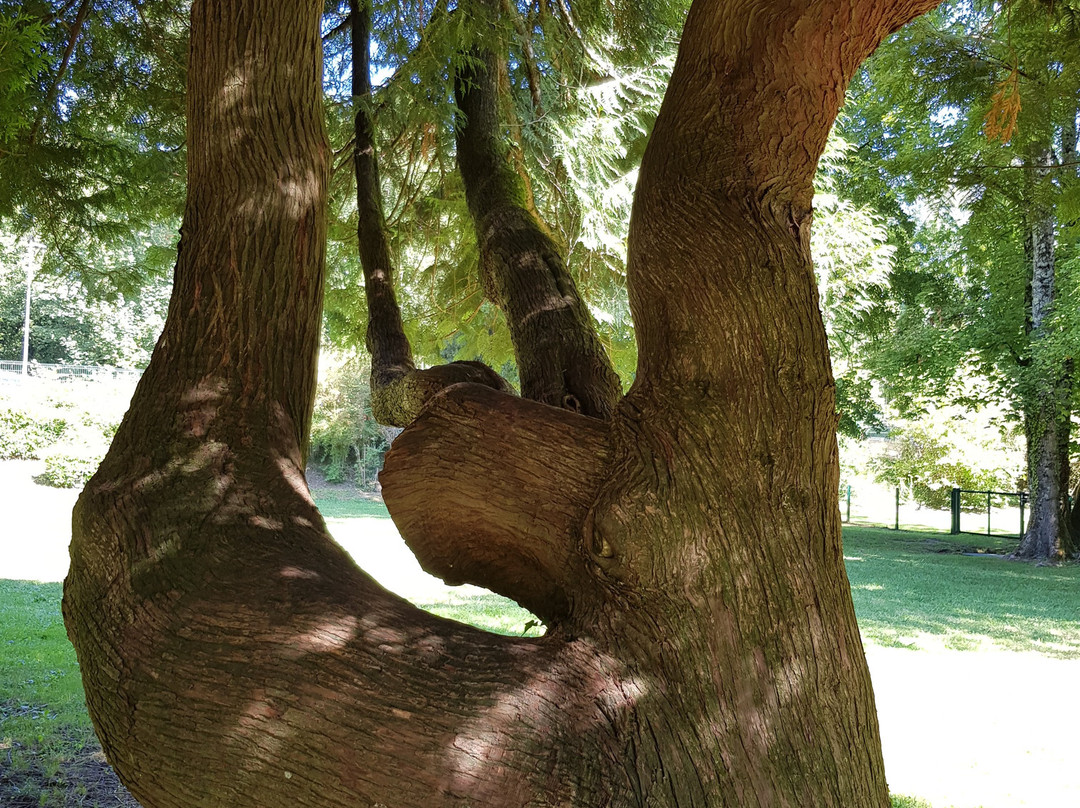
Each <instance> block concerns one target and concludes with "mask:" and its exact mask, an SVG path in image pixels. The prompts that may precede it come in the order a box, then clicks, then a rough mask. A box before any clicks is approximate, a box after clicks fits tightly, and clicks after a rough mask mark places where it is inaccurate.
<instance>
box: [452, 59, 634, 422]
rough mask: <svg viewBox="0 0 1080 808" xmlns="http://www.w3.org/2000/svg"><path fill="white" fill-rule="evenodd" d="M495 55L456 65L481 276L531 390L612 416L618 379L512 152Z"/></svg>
mask: <svg viewBox="0 0 1080 808" xmlns="http://www.w3.org/2000/svg"><path fill="white" fill-rule="evenodd" d="M498 72H499V62H498V59H497V57H496V56H495V55H494V54H493V53H492V52H491V51H488V50H480V51H474V52H473V53H472V54H470V56H469V58H468V59H467V60H466V63H465V64H464V65H463V66H462V67H460V68H459V69H458V71H457V75H456V76H455V80H454V93H455V97H456V99H457V105H458V108H459V110H460V112H461V118H459V121H458V124H457V160H458V168H459V170H460V172H461V176H462V179H463V180H464V183H465V196H466V199H467V201H468V205H469V212H470V213H471V214H472V219H473V222H474V224H475V226H476V234H477V240H478V242H479V245H480V279H481V282H482V284H483V287H484V290H485V292H486V294H487V296H488V297H489V298H490V299H491V300H492V301H494V302H495V303H496V304H497V305H498V306H499V307H500V308H501V309H502V310H503V312H504V314H505V315H506V319H507V322H508V324H509V327H510V337H511V340H512V341H513V344H514V354H515V356H516V358H517V365H518V373H519V375H520V377H521V392H522V395H523V396H524V397H526V398H530V399H534V400H536V401H541V402H543V403H545V404H550V405H552V406H555V407H564V408H566V409H571V410H574V411H577V412H581V413H582V414H584V415H589V416H592V417H596V418H607V417H609V416H610V415H611V412H612V410H613V409H614V406H615V403H616V402H617V401H618V399H619V397H620V396H621V395H622V386H621V384H620V382H619V378H618V376H617V375H616V373H615V371H614V369H613V368H612V366H611V361H610V358H609V357H608V354H607V351H606V349H605V348H604V346H603V344H602V343H601V342H600V339H599V337H598V336H597V334H596V327H595V324H594V322H593V320H592V316H591V315H590V314H589V311H588V309H587V308H586V306H585V303H584V301H583V300H582V299H581V296H580V294H579V293H578V290H577V287H576V285H575V284H574V281H573V278H572V277H571V276H570V273H569V272H568V271H567V269H566V265H565V263H564V262H563V259H562V256H561V255H560V254H559V250H558V248H557V246H556V245H555V243H554V241H553V240H552V239H551V237H550V236H549V235H548V234H547V232H546V231H545V229H544V227H543V226H542V225H541V224H540V222H539V220H538V219H537V218H536V216H535V215H534V214H533V213H532V212H530V211H529V209H528V205H527V203H526V196H525V188H524V185H523V183H522V180H521V178H520V177H519V176H518V175H517V174H516V172H515V171H514V169H513V167H512V166H511V165H510V162H509V160H508V159H507V154H506V146H505V143H504V142H503V134H502V132H503V127H502V124H501V121H500V115H499V95H498V87H497V84H496V81H497V76H498Z"/></svg>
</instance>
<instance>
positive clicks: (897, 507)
mask: <svg viewBox="0 0 1080 808" xmlns="http://www.w3.org/2000/svg"><path fill="white" fill-rule="evenodd" d="M896 529H897V530H899V529H900V486H896Z"/></svg>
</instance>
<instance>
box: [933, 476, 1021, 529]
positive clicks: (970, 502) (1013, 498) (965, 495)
mask: <svg viewBox="0 0 1080 808" xmlns="http://www.w3.org/2000/svg"><path fill="white" fill-rule="evenodd" d="M1027 504H1028V494H1027V492H1024V491H969V490H967V489H963V488H954V489H952V496H951V511H952V527H951V528H950V529H949V532H950V533H951V534H953V535H954V536H955V535H957V534H960V533H971V534H977V535H983V536H992V535H995V534H996V535H1015V536H1016V537H1017V538H1019V537H1021V536H1023V535H1024V511H1025V509H1026V508H1027ZM1017 517H1019V518H1017ZM1017 528H1019V531H1018V532H1017V533H1015V534H1013V532H1012V531H1013V530H1016V529H1017Z"/></svg>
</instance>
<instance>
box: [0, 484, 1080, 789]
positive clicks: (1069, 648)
mask: <svg viewBox="0 0 1080 808" xmlns="http://www.w3.org/2000/svg"><path fill="white" fill-rule="evenodd" d="M319 505H320V509H321V510H322V511H323V513H324V514H326V515H327V517H328V518H329V519H330V520H332V521H333V522H335V523H340V522H345V521H348V520H352V519H356V518H358V517H362V518H364V519H369V520H370V519H371V518H372V517H376V518H380V522H379V523H378V524H385V523H383V522H381V519H382V518H385V517H386V511H385V508H383V507H382V505H381V504H379V503H376V502H371V501H369V500H363V499H358V498H355V497H349V496H336V497H335V496H323V495H322V494H321V492H320V496H319ZM352 524H367V523H362V522H353V523H352ZM371 524H374V523H371ZM387 529H392V528H387ZM976 542H977V537H976ZM964 549H972V546H971V538H970V537H960V538H959V539H953V538H950V537H942V536H940V535H931V534H925V533H923V534H916V533H905V532H899V533H898V532H896V531H891V530H878V529H870V528H855V527H850V528H848V529H847V530H846V531H845V557H846V563H847V568H848V571H849V576H850V578H851V583H852V592H853V596H854V600H855V607H856V612H857V614H858V616H859V621H860V627H861V629H862V631H863V634H864V637H865V638H866V639H867V640H868V641H870V642H873V643H877V644H879V645H890V646H903V647H911V648H916V649H934V648H938V647H942V646H943V647H947V648H953V649H962V650H975V649H981V648H987V647H999V648H1005V649H1010V650H1020V651H1037V652H1039V653H1042V654H1046V655H1050V656H1055V657H1069V658H1075V657H1080V567H1078V566H1075V565H1073V566H1065V567H1035V566H1031V565H1027V564H1018V563H1014V562H1008V561H1003V560H1001V559H997V558H991V557H973V556H966V555H962V554H959V552H958V551H960V550H964ZM983 549H985V548H983ZM60 596H61V586H60V584H57V583H32V582H27V581H12V580H3V581H0V806H5V808H6V806H7V805H20V806H21V805H37V806H46V807H48V806H64V807H65V808H66V806H75V805H83V806H87V808H117V807H118V806H130V805H132V804H133V803H132V802H130V797H128V796H126V795H125V794H124V793H123V792H117V791H116V784H115V781H114V780H108V779H107V778H106V776H105V775H109V776H111V775H110V774H109V772H108V770H107V768H106V767H105V766H104V763H103V762H102V760H101V757H100V751H99V750H98V747H97V742H96V740H95V739H94V738H93V735H92V731H91V729H90V722H89V718H88V717H87V714H86V708H85V704H84V701H83V693H82V685H81V681H80V680H79V676H78V666H77V663H76V661H75V654H74V650H73V649H72V647H71V645H70V643H68V641H67V637H66V634H65V632H64V627H63V622H62V619H61V616H60ZM414 601H415V602H416V603H417V605H419V606H421V607H422V608H424V609H427V610H428V611H431V612H433V613H435V614H439V615H441V616H444V617H449V618H452V619H454V620H459V621H462V622H467V623H471V624H473V625H476V626H478V627H480V628H483V629H486V630H489V631H495V632H499V633H503V634H507V635H512V636H521V635H522V634H526V633H527V634H528V635H535V634H537V633H538V632H541V631H542V627H540V626H538V625H536V624H534V623H533V620H534V618H533V617H532V616H531V615H530V614H529V612H527V611H525V610H524V609H521V608H520V607H518V606H517V605H516V604H514V603H512V602H511V601H508V600H506V599H505V598H501V597H499V596H497V595H493V594H491V593H483V592H481V593H476V592H475V591H473V592H469V591H468V590H450V591H448V592H447V593H446V594H445V595H442V596H438V597H431V596H425V597H417V598H414ZM958 742H962V739H958ZM103 773H104V774H103ZM892 808H931V805H930V803H927V802H925V801H922V800H919V799H917V798H913V797H905V796H894V797H893V799H892ZM939 808H941V807H940V806H939Z"/></svg>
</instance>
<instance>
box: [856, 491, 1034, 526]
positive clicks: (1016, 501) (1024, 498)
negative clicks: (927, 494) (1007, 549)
mask: <svg viewBox="0 0 1080 808" xmlns="http://www.w3.org/2000/svg"><path fill="white" fill-rule="evenodd" d="M940 494H941V496H940V497H939V499H940V503H938V505H937V506H936V507H935V506H931V505H926V504H923V503H920V502H917V501H916V500H915V499H914V497H912V496H911V495H910V494H909V492H908V491H907V490H906V489H904V488H902V487H887V486H884V485H842V486H841V487H840V515H841V518H842V519H843V521H844V522H845V523H849V524H855V525H866V526H871V527H887V528H891V529H895V530H900V529H903V530H915V531H924V532H934V533H948V534H952V535H958V534H961V533H966V534H974V535H981V536H993V537H998V538H1002V539H1007V538H1019V537H1020V536H1022V535H1023V532H1024V526H1025V522H1024V520H1025V516H1026V510H1025V509H1026V507H1027V504H1028V495H1027V494H1026V493H1022V492H1019V491H970V490H967V489H959V488H956V489H951V490H949V489H944V490H942V491H941V492H940Z"/></svg>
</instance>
